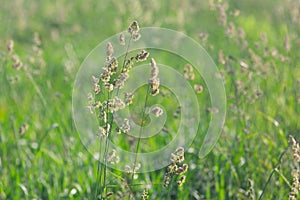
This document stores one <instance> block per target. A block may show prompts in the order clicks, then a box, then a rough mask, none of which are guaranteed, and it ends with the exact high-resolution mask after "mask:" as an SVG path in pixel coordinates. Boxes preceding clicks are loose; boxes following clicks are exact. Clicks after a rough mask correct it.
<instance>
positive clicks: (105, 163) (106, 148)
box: [95, 35, 132, 197]
mask: <svg viewBox="0 0 300 200" xmlns="http://www.w3.org/2000/svg"><path fill="white" fill-rule="evenodd" d="M131 40H132V35H131V36H130V38H129V42H128V45H127V48H126V53H125V56H124V60H123V65H122V69H121V71H122V70H123V68H124V67H125V62H126V59H127V56H128V52H129V47H130V44H131ZM118 94H119V88H118V89H117V92H116V96H118ZM110 95H111V93H110V92H108V97H107V99H110ZM106 113H107V114H108V105H107V106H106ZM113 121H114V115H112V116H111V120H110V122H109V123H108V122H107V123H106V126H107V125H108V124H109V127H110V129H109V132H108V136H107V137H106V139H105V148H104V154H103V161H102V163H100V162H99V163H98V169H97V176H98V173H99V171H100V178H99V179H100V180H99V179H98V180H97V183H100V194H102V192H103V190H105V193H106V174H107V172H106V171H107V160H106V155H107V151H108V149H109V143H108V142H109V139H110V135H111V129H112V124H113ZM101 142H102V138H101V141H100V149H99V155H101V152H102V148H101ZM103 165H104V166H103ZM102 166H103V168H102ZM102 171H103V173H102ZM102 176H103V186H102ZM102 188H103V190H102ZM97 195H98V187H97V188H96V195H95V196H96V197H97ZM101 196H102V195H101Z"/></svg>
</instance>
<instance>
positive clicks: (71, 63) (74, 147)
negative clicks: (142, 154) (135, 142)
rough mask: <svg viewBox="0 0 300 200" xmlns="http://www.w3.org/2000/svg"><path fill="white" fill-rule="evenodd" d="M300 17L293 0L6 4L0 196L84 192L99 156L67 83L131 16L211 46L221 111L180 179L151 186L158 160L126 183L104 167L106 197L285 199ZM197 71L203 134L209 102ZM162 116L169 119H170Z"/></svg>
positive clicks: (159, 178)
mask: <svg viewBox="0 0 300 200" xmlns="http://www.w3.org/2000/svg"><path fill="white" fill-rule="evenodd" d="M299 19H300V2H299V1H297V0H283V1H279V0H275V1H271V0H265V1H258V0H253V1H250V0H249V1H247V0H245V1H238V0H232V1H226V0H219V1H217V0H215V1H213V0H209V1H198V0H180V1H179V0H172V1H171V0H167V1H158V0H151V1H137V0H126V1H116V0H112V1H103V0H101V1H94V0H86V1H79V0H74V1H66V0H62V1H49V0H44V1H33V0H11V1H3V2H2V3H1V6H0V35H1V37H0V142H1V143H0V199H91V198H92V195H93V192H94V190H95V187H96V186H95V184H96V171H97V162H96V161H95V160H94V159H93V157H92V155H90V154H89V153H88V152H87V151H86V149H85V147H84V146H83V145H82V143H81V141H80V139H79V136H78V134H77V132H76V129H75V126H74V124H73V120H72V112H71V106H72V87H73V82H74V80H75V76H76V72H77V70H78V69H79V67H80V64H81V63H82V62H83V60H84V58H85V57H86V56H87V55H88V54H89V52H90V51H91V50H92V49H93V48H94V47H95V46H96V45H97V44H98V43H100V42H101V41H103V40H105V39H107V38H108V37H110V36H112V35H114V34H116V33H119V32H121V31H124V30H126V29H127V27H128V25H129V24H130V22H131V21H133V20H137V21H138V22H139V24H140V26H141V27H147V26H157V27H163V28H170V29H174V30H177V31H181V32H183V33H185V34H187V35H188V36H190V37H191V38H193V39H194V40H195V41H197V42H199V43H200V44H201V45H202V46H203V47H204V48H205V49H206V50H207V52H208V53H209V54H210V55H211V57H212V59H213V60H214V61H215V63H216V65H217V66H218V68H219V70H220V72H221V75H222V78H223V79H224V84H225V87H226V93H227V117H226V122H225V126H224V129H223V132H222V135H221V139H220V140H219V142H218V144H217V145H216V147H215V148H214V150H213V151H212V152H211V153H210V154H209V155H208V156H207V157H206V158H204V159H199V158H198V156H197V151H198V150H199V149H198V148H199V145H198V142H201V141H197V140H196V141H195V142H194V144H193V145H192V146H191V147H190V148H189V149H187V152H186V161H187V163H188V164H189V166H190V168H189V172H188V173H187V180H186V183H185V185H184V186H183V187H182V188H180V187H173V188H172V190H169V191H168V190H166V189H165V188H164V187H163V186H162V184H159V183H162V182H163V176H164V173H165V170H164V169H162V170H159V171H156V172H153V173H147V174H140V175H139V176H138V181H139V183H140V185H139V187H135V188H134V190H133V191H130V192H128V190H129V189H128V188H127V187H126V184H124V180H126V177H127V176H128V175H126V174H124V173H122V172H117V171H113V170H112V171H111V172H110V173H111V176H110V177H111V178H110V181H111V182H112V183H114V185H115V187H112V188H111V189H110V190H111V191H113V192H114V195H113V196H112V197H111V199H122V198H123V199H128V198H129V196H130V195H129V194H128V193H133V194H134V195H133V196H135V198H137V199H139V198H140V197H141V193H142V192H143V188H145V187H146V188H147V189H148V190H149V195H150V197H149V198H150V199H166V198H167V197H169V198H171V199H260V198H262V199H287V198H289V195H290V193H291V188H292V187H293V183H292V181H293V177H292V171H293V170H295V169H299V163H297V162H295V161H294V160H293V151H292V149H291V146H290V145H289V135H292V136H294V137H295V139H296V140H298V141H299V140H300V136H299V133H300V124H299V121H300V117H299V112H300V91H299V86H300V68H299V67H300V66H299V64H300V58H299V56H300V54H299V52H300V48H299V46H300V36H299V33H300V28H299V27H300V24H299V23H300V20H299ZM11 41H13V43H14V45H13V50H9V46H8V45H10V44H11ZM155 55H156V57H158V59H162V60H164V62H166V63H168V62H169V63H171V64H172V63H173V62H174V60H171V59H170V60H168V59H169V56H162V57H161V58H159V53H156V54H155ZM174 65H176V64H174ZM183 66H184V63H180V64H177V65H176V68H177V69H178V70H182V71H183ZM19 68H20V69H19ZM198 78H199V79H198V80H195V82H197V81H198V83H201V84H203V87H204V90H203V96H199V104H200V105H202V108H201V109H202V112H203V113H204V115H205V113H207V116H206V117H204V123H203V124H201V125H200V127H199V129H200V131H205V129H206V127H207V120H206V119H209V113H210V112H213V111H211V109H210V108H209V102H207V101H206V100H209V98H208V97H209V94H208V93H207V91H206V90H205V89H206V87H205V83H203V81H202V80H201V77H200V76H199V77H198ZM191 84H193V83H191ZM173 109H175V110H176V107H174V108H173ZM172 112H173V111H172ZM170 123H173V125H172V124H171V125H170V126H173V127H175V128H176V123H177V121H176V120H174V121H172V122H170ZM156 142H157V141H156ZM164 142H165V141H161V143H159V142H157V146H158V147H159V146H160V144H164ZM298 177H299V173H298ZM150 183H151V184H150ZM119 193H121V194H119ZM118 195H119V196H118ZM122 195H123V196H122ZM298 198H299V196H298Z"/></svg>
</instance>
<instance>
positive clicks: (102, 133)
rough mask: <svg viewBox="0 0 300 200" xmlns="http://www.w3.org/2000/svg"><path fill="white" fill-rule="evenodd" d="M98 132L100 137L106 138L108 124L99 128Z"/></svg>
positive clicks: (108, 128) (108, 129)
mask: <svg viewBox="0 0 300 200" xmlns="http://www.w3.org/2000/svg"><path fill="white" fill-rule="evenodd" d="M99 131H100V134H101V135H102V136H104V137H107V136H108V134H109V131H110V124H107V125H106V126H104V127H102V126H99Z"/></svg>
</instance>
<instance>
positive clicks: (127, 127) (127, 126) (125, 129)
mask: <svg viewBox="0 0 300 200" xmlns="http://www.w3.org/2000/svg"><path fill="white" fill-rule="evenodd" d="M120 130H122V131H123V132H124V133H128V132H129V131H130V123H129V120H128V119H126V118H125V119H124V121H123V124H122V125H121V127H120Z"/></svg>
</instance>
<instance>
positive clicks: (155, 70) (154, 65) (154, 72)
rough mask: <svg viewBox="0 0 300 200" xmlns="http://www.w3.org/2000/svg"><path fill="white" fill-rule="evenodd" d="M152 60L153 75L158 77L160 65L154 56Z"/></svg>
mask: <svg viewBox="0 0 300 200" xmlns="http://www.w3.org/2000/svg"><path fill="white" fill-rule="evenodd" d="M150 62H151V77H157V76H158V73H159V70H158V67H157V65H156V62H155V60H154V58H151V61H150Z"/></svg>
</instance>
